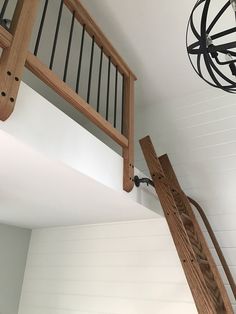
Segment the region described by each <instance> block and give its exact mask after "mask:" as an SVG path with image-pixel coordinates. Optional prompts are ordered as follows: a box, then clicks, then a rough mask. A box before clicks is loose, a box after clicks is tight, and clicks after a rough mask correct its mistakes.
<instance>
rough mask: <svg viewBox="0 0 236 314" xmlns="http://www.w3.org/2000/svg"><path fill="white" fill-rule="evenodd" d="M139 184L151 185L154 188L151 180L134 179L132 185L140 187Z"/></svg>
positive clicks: (136, 177)
mask: <svg viewBox="0 0 236 314" xmlns="http://www.w3.org/2000/svg"><path fill="white" fill-rule="evenodd" d="M140 183H146V184H147V186H149V185H151V186H153V187H154V183H153V181H152V180H151V179H149V178H139V177H138V176H135V177H134V184H135V186H136V187H139V186H140Z"/></svg>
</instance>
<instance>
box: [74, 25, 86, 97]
mask: <svg viewBox="0 0 236 314" xmlns="http://www.w3.org/2000/svg"><path fill="white" fill-rule="evenodd" d="M85 27H86V25H85V24H84V25H83V31H82V37H81V43H80V54H79V64H78V72H77V80H76V93H78V92H79V81H80V73H81V65H82V56H83V49H84V34H85Z"/></svg>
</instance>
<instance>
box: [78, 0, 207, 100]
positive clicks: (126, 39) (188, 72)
mask: <svg viewBox="0 0 236 314" xmlns="http://www.w3.org/2000/svg"><path fill="white" fill-rule="evenodd" d="M195 2H196V1H195V0H182V1H181V2H179V1H177V2H173V1H156V0H147V1H143V0H129V1H119V0H99V1H97V0H82V3H83V4H84V5H85V6H86V8H88V10H89V12H90V13H91V15H92V16H94V17H95V20H96V21H97V23H98V24H99V25H100V26H101V28H102V30H104V32H105V34H106V35H107V36H108V38H109V39H110V40H111V42H112V43H113V44H114V46H115V47H116V48H117V50H118V51H119V52H120V54H121V55H122V56H123V57H124V59H125V60H126V61H127V63H128V64H129V65H130V67H131V68H132V70H133V71H134V72H135V74H136V75H137V77H138V81H137V84H136V86H137V88H136V92H137V97H136V100H137V102H136V105H144V106H152V105H156V104H157V103H159V102H165V101H169V100H170V99H174V98H176V97H183V96H184V95H188V94H191V93H194V92H197V91H200V90H202V89H205V88H207V86H206V85H205V83H203V82H202V81H201V80H200V79H199V78H198V77H197V75H196V74H195V72H194V71H193V70H192V68H191V65H190V63H189V60H188V57H187V54H186V48H185V34H186V27H187V22H188V18H189V15H190V12H191V10H192V8H193V6H194V4H195Z"/></svg>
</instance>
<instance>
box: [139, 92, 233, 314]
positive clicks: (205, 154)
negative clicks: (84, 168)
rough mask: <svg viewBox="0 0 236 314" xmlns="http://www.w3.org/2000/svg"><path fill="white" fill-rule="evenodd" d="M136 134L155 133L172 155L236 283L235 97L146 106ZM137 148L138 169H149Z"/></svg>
mask: <svg viewBox="0 0 236 314" xmlns="http://www.w3.org/2000/svg"><path fill="white" fill-rule="evenodd" d="M136 134H137V137H138V138H141V137H143V136H145V135H147V134H150V136H151V138H152V140H153V142H154V145H155V147H156V150H157V152H158V154H159V155H161V154H164V153H167V154H168V155H169V157H170V160H171V162H172V164H173V167H174V169H175V171H176V174H177V177H178V178H179V181H180V183H181V185H182V188H183V190H184V191H185V192H186V193H187V194H188V195H189V196H191V197H192V198H194V199H196V201H198V202H199V203H200V204H201V205H202V207H203V208H204V209H205V211H206V213H207V216H208V218H209V220H210V223H211V224H212V227H213V230H214V231H215V233H216V236H217V238H218V240H219V243H220V245H221V247H222V249H223V252H224V254H225V257H226V259H227V262H228V264H229V266H230V269H231V271H232V273H233V276H234V278H235V280H236V193H235V191H236V96H235V95H230V94H227V93H224V92H220V91H217V90H216V89H214V88H211V89H209V90H206V91H204V92H201V93H198V94H195V95H193V94H191V95H188V96H186V97H184V98H182V99H177V98H176V99H175V100H174V101H170V102H165V103H162V104H155V106H150V107H148V106H146V107H145V108H144V109H143V110H141V109H140V111H139V121H138V123H137V133H136ZM136 147H137V154H136V166H137V167H138V168H139V169H141V170H142V171H147V169H146V165H145V162H144V158H143V156H142V153H141V151H140V149H139V147H138V145H137V146H136ZM217 264H219V261H218V260H217ZM225 283H226V284H227V281H226V280H225ZM226 287H227V289H228V290H229V286H228V285H227V286H226ZM230 296H231V300H232V304H233V306H234V310H235V313H236V301H235V299H234V297H233V296H232V294H230Z"/></svg>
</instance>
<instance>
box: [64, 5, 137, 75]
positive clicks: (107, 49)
mask: <svg viewBox="0 0 236 314" xmlns="http://www.w3.org/2000/svg"><path fill="white" fill-rule="evenodd" d="M64 3H65V5H66V6H67V7H68V9H69V10H70V11H71V12H72V13H73V12H74V11H75V17H76V18H77V20H78V21H79V22H80V24H82V25H86V30H87V32H88V33H89V34H90V36H91V37H93V36H94V38H95V42H96V43H97V45H98V46H99V47H103V51H104V53H105V54H106V55H107V57H111V61H112V63H113V64H114V65H115V66H116V65H117V66H118V69H119V70H120V72H121V73H123V74H124V75H125V76H127V77H128V76H129V75H132V76H133V78H134V79H135V80H136V79H137V78H136V76H135V74H134V73H133V72H132V71H131V69H130V68H129V67H128V65H127V64H126V63H125V61H124V60H123V58H122V57H121V56H120V55H119V54H118V52H117V51H116V49H115V48H114V47H113V45H112V44H111V42H110V41H109V40H108V39H107V37H106V36H105V35H104V33H103V32H102V30H101V28H100V27H99V26H98V25H97V24H96V23H95V21H94V19H93V18H92V17H91V15H90V14H89V13H88V11H87V10H86V9H85V8H84V6H83V5H82V4H81V2H80V1H79V0H64Z"/></svg>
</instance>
